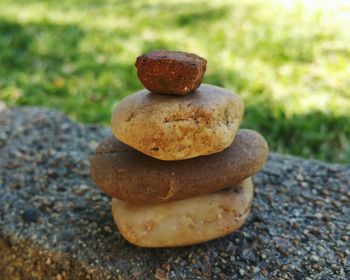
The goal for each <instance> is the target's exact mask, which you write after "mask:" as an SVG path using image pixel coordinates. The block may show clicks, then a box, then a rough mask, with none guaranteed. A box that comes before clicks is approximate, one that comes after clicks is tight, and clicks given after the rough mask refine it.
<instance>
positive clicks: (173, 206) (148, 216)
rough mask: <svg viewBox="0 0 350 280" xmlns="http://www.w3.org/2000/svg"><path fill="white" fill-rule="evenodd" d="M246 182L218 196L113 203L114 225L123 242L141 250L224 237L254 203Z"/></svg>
mask: <svg viewBox="0 0 350 280" xmlns="http://www.w3.org/2000/svg"><path fill="white" fill-rule="evenodd" d="M253 193H254V189H253V184H252V180H251V178H247V179H245V180H244V181H242V182H240V183H239V184H237V185H236V186H234V187H232V188H230V189H225V190H222V191H219V192H215V193H211V194H207V195H202V196H197V197H192V198H188V199H183V200H178V201H172V202H164V203H160V204H134V203H130V202H127V201H122V200H119V199H116V198H113V199H112V214H113V218H114V221H115V223H116V225H117V227H118V229H119V231H120V233H121V234H122V235H123V236H124V238H125V239H126V240H128V241H129V242H130V243H132V244H134V245H137V246H140V247H176V246H186V245H192V244H197V243H201V242H205V241H209V240H212V239H216V238H218V237H222V236H224V235H227V234H229V233H231V232H233V231H235V230H237V229H238V228H240V227H241V226H242V225H243V223H244V222H245V220H246V219H247V217H248V215H249V213H250V209H251V205H252V200H253Z"/></svg>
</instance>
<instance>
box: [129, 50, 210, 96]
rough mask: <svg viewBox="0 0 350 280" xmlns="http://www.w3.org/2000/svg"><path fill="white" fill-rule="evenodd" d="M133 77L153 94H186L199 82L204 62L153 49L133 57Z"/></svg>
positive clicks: (184, 55)
mask: <svg viewBox="0 0 350 280" xmlns="http://www.w3.org/2000/svg"><path fill="white" fill-rule="evenodd" d="M135 66H136V68H137V76H138V78H139V80H140V82H141V83H142V84H143V85H144V87H145V88H146V89H148V90H149V91H151V92H153V93H161V94H172V95H186V94H188V93H190V92H193V91H195V90H196V89H197V88H198V87H199V86H200V84H201V83H202V80H203V77H204V73H205V70H206V66H207V61H206V60H205V59H204V58H202V57H200V56H198V55H196V54H193V53H187V52H179V51H166V50H156V51H152V52H150V53H147V54H144V55H141V56H139V57H138V58H137V60H136V63H135Z"/></svg>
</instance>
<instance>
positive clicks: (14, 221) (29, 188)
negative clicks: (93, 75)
mask: <svg viewBox="0 0 350 280" xmlns="http://www.w3.org/2000/svg"><path fill="white" fill-rule="evenodd" d="M109 134H110V131H109V129H107V128H102V127H99V126H92V125H80V124H77V123H74V122H73V121H71V120H70V119H68V118H67V117H65V116H64V115H63V114H62V113H59V112H56V111H51V110H45V109H35V108H24V109H23V108H22V109H13V110H10V109H2V110H1V112H0V259H1V261H0V279H4V280H6V279H58V280H60V279H349V278H350V247H349V244H350V167H349V166H348V167H347V166H341V165H328V164H324V163H321V162H317V161H307V160H303V159H299V158H294V157H287V156H280V155H276V154H271V155H270V159H269V162H268V164H267V165H266V166H265V168H264V169H263V170H262V171H261V172H260V173H258V174H257V175H256V176H255V178H254V182H255V187H256V191H255V199H254V207H253V212H252V214H251V215H250V217H249V218H248V221H247V223H246V224H245V225H244V226H243V227H242V229H241V230H239V231H238V232H236V233H233V234H231V235H229V236H227V237H225V238H221V239H218V240H214V241H211V242H208V243H205V244H202V245H197V246H191V247H184V248H177V249H141V248H137V247H134V246H133V245H131V244H129V243H127V242H126V241H125V240H124V239H123V238H122V237H121V236H120V234H119V233H118V231H117V230H116V229H115V226H114V223H113V219H112V215H111V211H110V199H109V198H108V197H107V196H105V195H103V194H102V193H101V192H100V191H99V190H98V189H97V188H96V187H94V186H93V184H92V182H91V179H90V176H89V156H90V155H91V154H92V152H93V150H94V148H95V147H96V145H97V143H98V142H99V141H100V140H101V139H102V138H104V137H106V136H107V135H109Z"/></svg>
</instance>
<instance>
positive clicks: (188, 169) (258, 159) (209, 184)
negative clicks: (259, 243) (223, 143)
mask: <svg viewBox="0 0 350 280" xmlns="http://www.w3.org/2000/svg"><path fill="white" fill-rule="evenodd" d="M267 156H268V146H267V143H266V141H265V140H264V138H263V137H262V136H261V135H260V134H258V133H257V132H255V131H252V130H244V129H243V130H239V131H238V133H237V135H236V138H235V140H234V142H233V143H232V145H231V146H230V147H228V148H227V149H225V150H224V151H222V152H220V153H216V154H212V155H209V156H202V157H197V158H193V159H188V160H182V161H161V160H157V159H154V158H152V157H149V156H146V155H144V154H142V153H140V152H138V151H135V150H133V149H132V148H130V147H128V146H127V145H125V144H123V143H122V142H120V141H118V140H117V139H116V138H115V137H113V136H112V137H109V138H107V139H105V140H104V141H102V142H101V143H100V145H99V147H98V148H97V150H96V154H95V155H93V156H92V158H91V175H92V179H93V180H94V182H95V183H96V185H97V186H99V187H100V188H101V189H102V190H103V191H104V192H105V193H106V194H108V195H110V196H112V197H116V198H118V199H121V200H126V201H130V202H135V203H141V202H150V203H159V202H165V201H173V200H179V199H184V198H189V197H193V196H198V195H202V194H208V193H212V192H215V191H219V190H222V189H225V188H229V187H232V186H234V185H235V184H237V183H238V182H240V181H242V180H243V179H245V178H247V177H250V176H252V175H253V174H255V173H256V172H257V171H258V170H259V169H260V168H261V167H262V166H263V165H264V163H265V161H266V159H267Z"/></svg>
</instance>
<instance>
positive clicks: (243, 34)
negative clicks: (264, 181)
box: [0, 0, 350, 163]
mask: <svg viewBox="0 0 350 280" xmlns="http://www.w3.org/2000/svg"><path fill="white" fill-rule="evenodd" d="M321 2H322V4H321ZM160 48H164V49H172V50H185V51H190V52H194V53H197V54H199V55H201V56H203V57H205V58H207V60H208V69H207V74H206V77H205V82H207V83H212V84H215V85H219V86H223V87H226V88H229V89H232V90H235V91H237V92H238V93H240V94H241V96H242V97H243V99H244V101H245V106H246V110H245V118H244V122H243V124H242V126H243V127H246V128H252V129H255V130H258V131H260V132H261V133H262V134H263V135H264V136H265V137H266V138H267V140H268V142H269V144H270V148H271V150H273V151H277V152H281V153H288V154H293V155H300V156H303V157H306V158H310V157H311V158H316V159H321V160H326V161H330V162H343V163H344V162H345V163H349V162H350V120H349V116H350V113H349V112H350V4H349V2H347V1H340V0H338V1H315V0H309V1H303V2H301V1H283V0H275V1H263V0H236V1H228V0H227V1H225V0H221V1H209V0H208V1H194V0H193V1H184V0H182V1H181V0H180V1H179V0H167V1H156V0H152V1H151V0H150V1H112V0H99V1H92V0H61V1H54V0H52V1H48V0H47V1H29V0H25V1H20V0H7V1H6V0H0V99H2V100H4V101H5V103H6V104H8V105H9V106H22V105H35V106H47V107H53V108H58V109H61V110H63V111H65V112H66V113H67V114H68V115H70V116H71V117H73V118H74V119H77V120H79V121H82V122H89V123H103V124H108V122H109V120H110V114H111V110H112V108H113V107H114V106H115V105H116V104H117V102H118V100H120V99H122V98H123V97H125V96H126V95H128V94H130V93H132V92H134V91H136V90H139V89H140V88H141V84H140V83H139V82H138V80H137V78H136V71H135V67H134V61H135V59H136V57H137V56H138V55H140V54H142V53H145V52H148V51H150V50H153V49H160Z"/></svg>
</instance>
